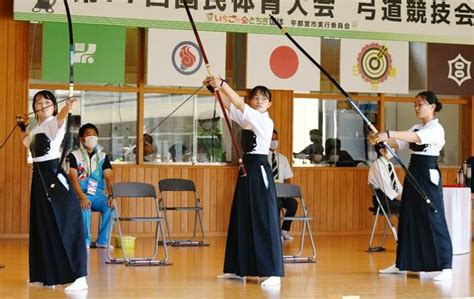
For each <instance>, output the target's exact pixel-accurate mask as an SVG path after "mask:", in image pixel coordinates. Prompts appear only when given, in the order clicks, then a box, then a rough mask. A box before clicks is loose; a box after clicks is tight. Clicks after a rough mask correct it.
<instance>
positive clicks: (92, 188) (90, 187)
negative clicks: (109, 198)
mask: <svg viewBox="0 0 474 299" xmlns="http://www.w3.org/2000/svg"><path fill="white" fill-rule="evenodd" d="M97 185H99V182H97V181H96V180H93V179H91V178H89V183H88V184H87V194H89V195H95V193H96V191H97Z"/></svg>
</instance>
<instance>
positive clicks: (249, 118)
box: [229, 104, 273, 155]
mask: <svg viewBox="0 0 474 299" xmlns="http://www.w3.org/2000/svg"><path fill="white" fill-rule="evenodd" d="M229 111H230V118H231V119H232V120H233V121H235V122H236V123H238V124H239V125H240V126H241V127H242V129H245V130H252V131H253V132H254V134H255V136H256V137H257V146H256V147H255V149H254V150H253V151H251V152H250V153H249V154H260V155H268V152H269V151H270V142H271V141H272V135H273V120H272V119H271V118H270V116H269V115H268V112H264V113H262V112H260V111H258V110H255V109H252V108H251V107H250V106H249V105H247V104H245V108H244V112H243V113H242V111H240V110H239V109H237V108H236V107H235V106H234V105H233V104H231V105H230V109H229Z"/></svg>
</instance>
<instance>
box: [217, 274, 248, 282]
mask: <svg viewBox="0 0 474 299" xmlns="http://www.w3.org/2000/svg"><path fill="white" fill-rule="evenodd" d="M217 278H219V279H238V280H245V279H246V277H245V276H238V275H237V274H235V273H224V274H221V275H218V276H217Z"/></svg>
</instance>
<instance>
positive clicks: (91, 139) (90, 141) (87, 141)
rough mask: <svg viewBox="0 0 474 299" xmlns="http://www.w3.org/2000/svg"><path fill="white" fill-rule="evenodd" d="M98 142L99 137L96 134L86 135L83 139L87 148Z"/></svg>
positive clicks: (93, 146)
mask: <svg viewBox="0 0 474 299" xmlns="http://www.w3.org/2000/svg"><path fill="white" fill-rule="evenodd" d="M98 142H99V137H97V136H87V137H86V138H85V140H84V145H85V146H87V147H88V148H95V147H96V146H97V143H98Z"/></svg>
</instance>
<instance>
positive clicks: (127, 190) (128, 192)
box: [107, 182, 171, 266]
mask: <svg viewBox="0 0 474 299" xmlns="http://www.w3.org/2000/svg"><path fill="white" fill-rule="evenodd" d="M112 197H113V206H114V210H113V211H112V219H111V224H110V230H109V246H108V249H107V257H108V259H109V261H108V263H110V264H123V263H124V264H126V265H127V266H161V265H171V263H169V262H168V249H167V247H166V240H165V234H164V230H163V220H164V219H163V218H162V217H161V210H160V206H159V204H158V200H157V198H156V191H155V187H154V186H153V185H151V184H145V183H139V182H127V183H116V184H113V185H112ZM123 197H127V198H129V199H132V200H135V201H140V200H142V201H144V202H145V201H147V200H149V201H150V200H151V201H152V202H153V203H154V210H155V212H154V214H155V215H153V216H148V217H145V216H138V215H137V216H129V217H121V216H120V213H119V209H118V206H117V198H123ZM122 221H127V222H152V223H156V228H155V239H154V243H153V244H154V245H153V253H152V255H151V256H146V257H131V256H129V253H127V251H126V250H125V249H124V246H123V245H124V238H123V233H122V227H121V222H122ZM115 224H117V229H118V232H119V237H120V241H121V244H122V246H121V247H122V257H123V258H115V257H112V256H111V251H112V250H113V249H112V248H111V246H110V242H111V239H112V238H111V236H112V231H113V229H114V226H115ZM160 234H161V241H162V244H163V255H164V256H163V258H162V259H160V260H155V257H156V255H157V252H158V240H159V238H160Z"/></svg>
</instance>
